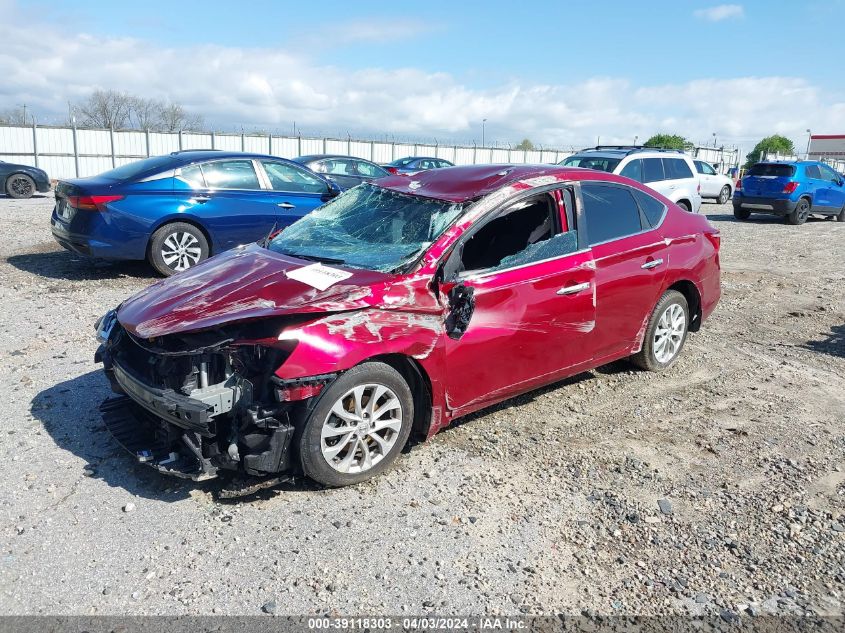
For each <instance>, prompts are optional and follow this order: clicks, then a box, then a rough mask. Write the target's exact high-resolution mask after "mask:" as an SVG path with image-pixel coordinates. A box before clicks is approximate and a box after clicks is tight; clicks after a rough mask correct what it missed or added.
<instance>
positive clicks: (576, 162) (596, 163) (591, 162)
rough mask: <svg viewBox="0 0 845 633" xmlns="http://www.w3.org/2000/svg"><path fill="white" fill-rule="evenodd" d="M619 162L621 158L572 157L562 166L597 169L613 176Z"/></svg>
mask: <svg viewBox="0 0 845 633" xmlns="http://www.w3.org/2000/svg"><path fill="white" fill-rule="evenodd" d="M619 161H620V159H619V158H603V157H601V156H570V157H569V158H567V159H566V160H564V161H563V162H562V163H560V164H561V165H563V166H564V167H583V168H584V169H595V170H597V171H606V172H607V173H609V174H612V173H613V170H614V169H616V166H617V165H618V164H619Z"/></svg>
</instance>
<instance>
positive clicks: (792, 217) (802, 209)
mask: <svg viewBox="0 0 845 633" xmlns="http://www.w3.org/2000/svg"><path fill="white" fill-rule="evenodd" d="M808 217H810V201H809V200H807V198H801V199H800V200H799V201H798V204H796V205H795V209H794V210H793V211H792V213H790V214H789V215H787V216H786V223H787V224H792V225H794V226H798V225H801V224H804V222H806V221H807V218H808Z"/></svg>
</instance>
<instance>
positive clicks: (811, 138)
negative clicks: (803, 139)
mask: <svg viewBox="0 0 845 633" xmlns="http://www.w3.org/2000/svg"><path fill="white" fill-rule="evenodd" d="M811 140H813V133H812V132H811V131H810V130H809V128H808V129H807V156H806V158H807V160H810V141H811Z"/></svg>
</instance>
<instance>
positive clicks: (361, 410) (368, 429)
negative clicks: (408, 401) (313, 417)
mask: <svg viewBox="0 0 845 633" xmlns="http://www.w3.org/2000/svg"><path fill="white" fill-rule="evenodd" d="M401 429H402V404H401V403H400V401H399V398H398V397H397V396H396V394H395V393H394V392H393V391H392V390H391V389H389V388H388V387H385V386H384V385H379V384H373V383H369V384H364V385H359V386H357V387H353V388H352V389H350V390H349V391H347V392H346V393H345V394H343V395H342V396H341V397H340V398H338V399H337V400H336V401H335V403H334V404H333V405H332V408H331V410H330V411H329V414H328V415H327V416H326V419H325V420H324V421H323V427H322V430H321V433H320V449H321V452H322V454H323V458H324V459H325V460H326V462H328V464H329V466H331V467H332V468H333V469H334V470H336V471H338V472H341V473H348V474H354V473H363V472H366V471H368V470H370V469H371V468H373V467H374V466H375V465H376V464H378V463H379V462H380V461H381V460H382V459H384V458H385V456H386V455H387V454H388V453H390V450H391V449H392V448H393V446H394V445H395V444H396V441H397V440H398V439H399V434H400V431H401Z"/></svg>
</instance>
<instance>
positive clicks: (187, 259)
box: [148, 222, 208, 277]
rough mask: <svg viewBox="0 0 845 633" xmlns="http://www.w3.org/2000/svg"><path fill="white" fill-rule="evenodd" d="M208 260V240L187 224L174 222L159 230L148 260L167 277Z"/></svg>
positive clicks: (151, 243)
mask: <svg viewBox="0 0 845 633" xmlns="http://www.w3.org/2000/svg"><path fill="white" fill-rule="evenodd" d="M206 258H208V240H206V239H205V235H203V233H202V231H200V230H199V229H198V228H197V227H195V226H194V225H193V224H188V223H187V222H173V223H171V224H165V225H164V226H162V227H161V228H159V229H158V230H157V231H156V232H155V233H153V237H152V239H151V240H150V252H149V255H148V259H149V262H150V264H151V265H152V267H153V268H155V269H156V270H157V271H158V272H160V273H161V274H162V275H164V276H165V277H168V276H170V275H172V274H173V273H178V272H179V271H182V270H187V269H188V268H190V267H191V266H196V265H197V264H199V263H200V262H201V261H202V260H204V259H206Z"/></svg>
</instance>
